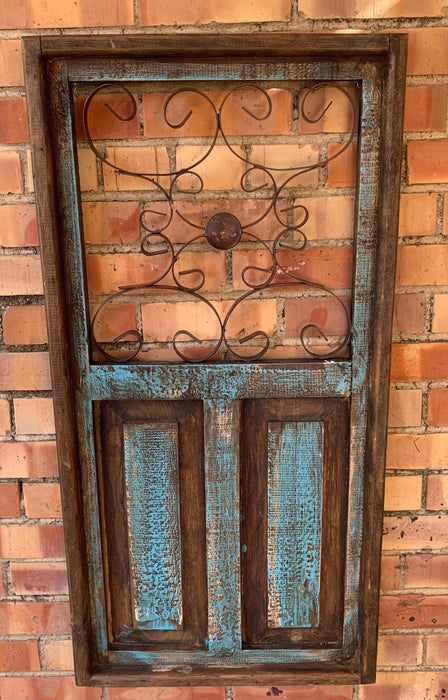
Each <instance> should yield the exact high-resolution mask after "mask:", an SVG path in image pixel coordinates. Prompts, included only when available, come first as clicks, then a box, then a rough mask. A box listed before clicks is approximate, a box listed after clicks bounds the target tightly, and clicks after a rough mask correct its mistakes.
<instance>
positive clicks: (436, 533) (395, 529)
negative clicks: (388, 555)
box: [383, 515, 448, 551]
mask: <svg viewBox="0 0 448 700" xmlns="http://www.w3.org/2000/svg"><path fill="white" fill-rule="evenodd" d="M383 534H384V540H383V546H384V550H385V551H389V550H392V551H400V550H404V551H407V550H410V549H442V548H444V547H447V546H448V522H447V518H443V517H441V516H437V515H419V516H415V517H408V516H397V517H392V516H389V517H386V518H384V531H383Z"/></svg>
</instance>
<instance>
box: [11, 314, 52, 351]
mask: <svg viewBox="0 0 448 700" xmlns="http://www.w3.org/2000/svg"><path fill="white" fill-rule="evenodd" d="M3 338H4V341H5V343H7V344H8V345H34V344H36V345H42V344H44V343H46V342H47V328H46V323H45V308H44V307H43V306H9V307H8V308H7V309H6V311H5V313H4V316H3Z"/></svg>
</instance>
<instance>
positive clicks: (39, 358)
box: [0, 0, 448, 700]
mask: <svg viewBox="0 0 448 700" xmlns="http://www.w3.org/2000/svg"><path fill="white" fill-rule="evenodd" d="M389 29H391V30H399V31H406V32H408V34H409V60H408V87H407V102H406V119H405V130H406V132H405V162H404V172H403V190H402V191H403V194H402V206H401V222H400V248H399V257H398V277H397V296H396V308H395V335H394V347H393V366H392V384H391V404H390V433H391V434H390V439H389V449H388V462H387V468H388V475H387V483H386V510H387V512H386V516H385V527H384V533H385V534H384V558H383V573H382V599H381V632H380V640H379V660H378V663H379V674H378V682H377V683H376V685H374V686H368V687H367V686H366V687H363V688H351V687H335V688H329V687H327V688H324V687H322V688H306V689H304V688H290V687H289V688H288V687H283V688H279V689H275V688H235V689H227V690H226V689H224V688H198V689H187V688H185V689H181V688H179V689H173V688H171V689H169V688H166V689H132V690H131V689H128V690H125V689H121V690H120V689H109V690H107V689H104V690H103V689H83V688H76V687H75V685H74V681H73V674H72V657H71V647H70V626H69V615H68V602H67V583H66V574H65V567H64V546H63V536H62V523H61V512H60V502H59V492H58V481H57V474H58V472H57V458H56V451H55V442H54V434H53V433H54V425H53V415H52V404H51V382H50V376H49V365H48V355H47V348H46V333H45V330H44V315H43V303H44V300H43V296H42V286H41V274H40V260H39V249H38V247H37V229H36V221H35V212H34V203H33V202H34V196H33V183H32V173H31V166H30V153H29V145H28V127H27V117H26V105H25V100H24V87H23V71H22V56H21V44H20V37H21V36H23V35H27V34H36V33H39V32H45V33H47V32H52V33H59V32H60V31H61V30H62V31H64V32H66V33H79V32H83V33H100V32H104V31H107V32H123V31H124V32H131V31H143V30H150V31H155V32H162V33H164V32H172V31H176V32H179V33H182V32H185V31H194V32H201V31H206V32H215V33H217V34H219V33H221V32H239V31H242V30H244V31H253V32H258V31H270V30H272V31H273V30H275V31H288V30H296V31H297V30H306V31H311V30H325V31H344V30H350V31H352V30H358V31H367V32H369V31H378V30H389ZM447 85H448V15H447V7H446V1H445V0H292V3H290V0H262V2H257V3H256V2H254V0H219V2H218V0H208V1H207V2H205V0H192V1H191V2H188V3H187V2H185V1H184V0H182V1H178V0H171V2H165V3H162V2H161V3H158V2H154V0H119V1H117V2H105V1H104V2H98V0H77V1H76V0H60V2H53V1H52V0H48V2H43V1H42V0H15V1H11V2H8V1H7V0H4V1H3V2H2V3H1V5H0V204H1V205H2V206H1V207H0V346H1V347H0V349H1V353H2V354H1V356H0V479H1V481H2V483H1V491H0V699H1V700H9V699H10V698H14V699H15V698H29V699H30V700H43V699H44V698H45V699H46V700H59V699H64V700H65V699H67V700H71V699H72V698H73V699H77V700H78V699H79V700H81V699H85V700H90V699H91V698H95V699H100V698H101V699H102V700H125V699H127V700H131V699H133V700H137V699H140V698H142V699H143V698H145V699H152V698H154V699H155V698H163V700H187V699H193V698H194V699H196V698H203V699H204V700H205V699H207V700H224V698H227V700H230V698H234V699H235V700H250V699H256V698H257V699H258V698H263V697H266V696H271V697H272V696H279V697H282V698H284V700H295V699H296V698H297V699H298V698H306V699H307V700H309V699H312V698H316V700H325V698H332V699H333V700H337V699H338V700H345V699H352V700H441V699H442V698H445V697H448V672H447V671H446V670H445V669H446V666H447V659H448V596H447V595H446V588H447V582H448V518H447V510H448V352H447V351H448V246H447V245H446V243H447V236H448V132H447ZM148 113H149V112H148ZM148 118H150V117H148ZM128 136H129V135H128ZM334 176H335V178H336V180H335V182H333V184H334V185H335V186H338V184H342V185H344V184H346V183H345V182H344V177H343V173H342V174H341V173H340V172H339V173H335V174H334ZM86 177H89V170H88V168H86ZM338 178H342V183H341V180H338ZM134 214H135V212H134ZM92 216H94V212H93V213H92ZM132 216H133V210H132V203H130V205H129V217H131V218H132ZM131 233H132V232H131Z"/></svg>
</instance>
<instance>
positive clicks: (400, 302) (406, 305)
mask: <svg viewBox="0 0 448 700" xmlns="http://www.w3.org/2000/svg"><path fill="white" fill-rule="evenodd" d="M424 330H425V297H424V295H423V294H396V295H395V302H394V333H402V334H404V335H407V334H408V333H423V332H424Z"/></svg>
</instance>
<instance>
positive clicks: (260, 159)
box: [217, 144, 319, 188]
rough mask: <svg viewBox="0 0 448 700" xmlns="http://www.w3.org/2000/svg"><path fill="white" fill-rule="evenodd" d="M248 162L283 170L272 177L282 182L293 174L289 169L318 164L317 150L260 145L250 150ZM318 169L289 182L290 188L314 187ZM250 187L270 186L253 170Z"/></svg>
mask: <svg viewBox="0 0 448 700" xmlns="http://www.w3.org/2000/svg"><path fill="white" fill-rule="evenodd" d="M250 160H251V162H252V163H254V164H255V165H261V166H262V167H265V168H268V169H269V168H285V172H283V173H282V172H279V173H275V172H274V177H275V179H276V180H277V181H278V182H283V181H284V180H286V178H287V177H290V176H291V175H292V174H293V172H292V171H289V172H288V169H289V168H308V167H311V166H312V165H315V164H316V163H318V162H319V149H318V147H317V146H313V145H307V146H300V145H297V146H295V145H294V146H292V145H291V144H278V145H276V146H273V145H260V146H253V147H252V150H251V155H250ZM318 176H319V173H318V168H315V169H313V170H309V171H308V172H306V171H305V172H304V173H303V174H300V172H298V173H297V176H296V177H295V178H294V180H292V181H291V183H290V186H291V187H316V185H317V181H318ZM250 178H251V183H252V187H261V186H262V185H264V184H265V183H267V184H268V185H270V181H269V178H268V177H266V174H265V173H264V172H263V171H260V170H254V171H253V172H252V173H251V175H250ZM217 184H218V186H219V187H220V188H221V185H219V176H218V173H217ZM233 187H239V184H238V183H237V184H236V185H235V184H234V185H233Z"/></svg>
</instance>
